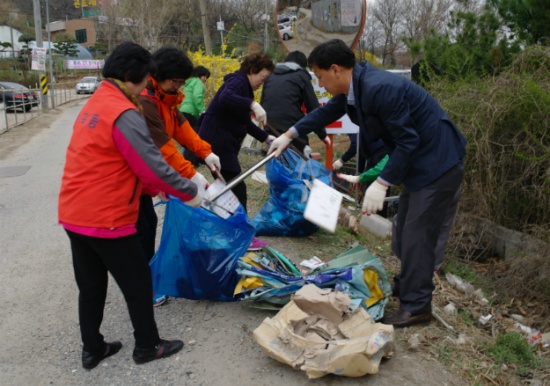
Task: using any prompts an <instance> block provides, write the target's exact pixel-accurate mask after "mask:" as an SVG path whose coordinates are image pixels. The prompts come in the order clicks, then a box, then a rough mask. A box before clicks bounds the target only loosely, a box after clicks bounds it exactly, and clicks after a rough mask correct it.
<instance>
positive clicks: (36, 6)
mask: <svg viewBox="0 0 550 386" xmlns="http://www.w3.org/2000/svg"><path fill="white" fill-rule="evenodd" d="M33 10H34V34H35V39H36V47H38V48H42V47H44V44H43V43H42V18H41V17H40V0H33ZM42 74H43V72H42V71H38V79H40V78H41V75H42ZM40 95H41V102H42V110H43V111H46V110H47V109H48V96H47V95H44V94H42V87H40Z"/></svg>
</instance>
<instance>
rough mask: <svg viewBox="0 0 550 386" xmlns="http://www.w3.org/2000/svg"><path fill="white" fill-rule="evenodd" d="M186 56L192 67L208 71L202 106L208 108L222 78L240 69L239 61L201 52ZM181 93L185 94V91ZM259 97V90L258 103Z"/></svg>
mask: <svg viewBox="0 0 550 386" xmlns="http://www.w3.org/2000/svg"><path fill="white" fill-rule="evenodd" d="M187 55H188V56H189V59H191V61H192V62H193V65H194V66H204V67H206V68H208V69H209V70H210V78H209V79H208V80H207V81H206V85H205V90H204V104H205V105H206V107H208V104H209V103H210V101H211V100H212V98H213V97H214V95H215V94H216V91H218V89H219V88H220V87H221V85H222V84H223V77H224V76H225V75H227V74H230V73H232V72H235V71H237V70H238V69H239V68H240V67H241V61H240V59H236V58H224V57H221V56H215V55H212V56H208V55H205V54H204V52H202V51H197V52H188V53H187ZM183 92H184V93H185V90H184V91H183ZM260 95H261V89H260V90H258V91H256V93H255V96H256V98H255V99H256V100H258V101H259V96H260Z"/></svg>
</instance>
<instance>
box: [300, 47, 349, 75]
mask: <svg viewBox="0 0 550 386" xmlns="http://www.w3.org/2000/svg"><path fill="white" fill-rule="evenodd" d="M307 63H308V64H309V66H310V67H313V66H314V65H315V66H317V67H319V68H320V69H321V70H328V69H329V68H330V66H332V65H333V64H337V65H338V66H341V67H344V68H353V66H355V54H354V53H353V51H352V50H351V48H349V47H348V46H347V45H346V43H344V42H343V41H342V40H340V39H332V40H329V41H327V42H324V43H321V44H319V45H318V46H316V47H315V48H314V49H313V51H311V54H309V57H308V58H307Z"/></svg>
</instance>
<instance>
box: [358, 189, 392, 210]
mask: <svg viewBox="0 0 550 386" xmlns="http://www.w3.org/2000/svg"><path fill="white" fill-rule="evenodd" d="M387 190H388V187H387V186H385V185H382V184H381V183H380V182H378V181H374V182H373V183H372V184H370V186H369V187H368V189H367V191H366V192H365V199H364V200H363V209H362V211H361V213H363V214H374V213H376V212H378V211H379V210H382V208H383V207H384V198H386V191H387Z"/></svg>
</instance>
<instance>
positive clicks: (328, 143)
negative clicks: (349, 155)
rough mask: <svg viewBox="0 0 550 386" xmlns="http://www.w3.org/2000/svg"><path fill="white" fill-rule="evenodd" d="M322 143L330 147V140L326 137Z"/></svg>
mask: <svg viewBox="0 0 550 386" xmlns="http://www.w3.org/2000/svg"><path fill="white" fill-rule="evenodd" d="M323 142H324V143H325V146H326V147H330V138H329V136H328V135H327V136H326V137H325V139H323Z"/></svg>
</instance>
